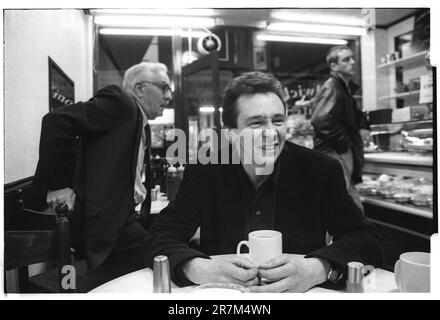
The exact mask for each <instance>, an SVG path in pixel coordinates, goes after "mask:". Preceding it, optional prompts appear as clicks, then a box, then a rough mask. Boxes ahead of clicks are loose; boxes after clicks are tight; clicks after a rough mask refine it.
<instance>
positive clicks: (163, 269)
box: [153, 256, 171, 293]
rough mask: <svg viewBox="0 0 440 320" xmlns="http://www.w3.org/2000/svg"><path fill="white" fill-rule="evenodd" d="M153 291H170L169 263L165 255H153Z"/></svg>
mask: <svg viewBox="0 0 440 320" xmlns="http://www.w3.org/2000/svg"><path fill="white" fill-rule="evenodd" d="M153 292H154V293H171V277H170V264H169V261H168V257H167V256H156V257H154V262H153Z"/></svg>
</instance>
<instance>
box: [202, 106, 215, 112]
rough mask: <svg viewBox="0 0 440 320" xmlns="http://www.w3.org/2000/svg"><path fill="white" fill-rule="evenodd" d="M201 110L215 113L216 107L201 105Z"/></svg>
mask: <svg viewBox="0 0 440 320" xmlns="http://www.w3.org/2000/svg"><path fill="white" fill-rule="evenodd" d="M199 112H201V113H214V112H215V108H214V107H200V108H199Z"/></svg>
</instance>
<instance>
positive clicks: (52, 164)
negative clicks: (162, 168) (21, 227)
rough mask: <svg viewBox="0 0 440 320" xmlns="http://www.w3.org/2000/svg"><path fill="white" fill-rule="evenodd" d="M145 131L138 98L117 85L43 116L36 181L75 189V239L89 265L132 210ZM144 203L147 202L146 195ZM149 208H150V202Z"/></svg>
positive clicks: (96, 262) (55, 187)
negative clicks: (84, 100)
mask: <svg viewBox="0 0 440 320" xmlns="http://www.w3.org/2000/svg"><path fill="white" fill-rule="evenodd" d="M141 130H142V114H141V112H140V110H139V108H138V106H137V104H136V102H135V101H134V99H133V98H132V97H131V96H130V95H129V94H128V93H127V92H125V91H124V90H122V89H121V88H119V87H117V86H109V87H106V88H103V89H101V90H99V91H98V92H97V93H96V95H95V96H94V97H93V98H92V99H90V100H89V101H87V102H79V103H76V104H72V105H68V106H64V107H61V108H58V109H56V110H55V111H53V112H51V113H49V114H47V115H45V116H44V118H43V122H42V128H41V138H40V159H39V164H38V168H37V173H36V176H35V181H36V182H37V183H38V184H40V185H42V186H44V187H45V188H47V189H49V190H58V189H63V188H66V187H70V188H73V190H74V191H75V193H76V195H77V199H76V203H75V212H74V215H73V217H72V218H71V226H72V235H71V236H72V242H73V244H74V246H76V247H79V249H83V250H84V251H85V254H86V256H87V260H88V262H89V265H90V266H91V267H95V266H98V265H100V264H101V263H102V262H103V261H104V260H105V259H106V258H107V256H108V255H109V253H110V251H111V250H112V248H113V245H114V243H115V241H116V239H117V238H118V235H119V232H120V230H121V228H122V227H123V226H124V223H125V222H126V220H127V218H128V216H129V213H130V212H133V202H134V201H133V192H134V190H133V188H134V179H135V169H136V165H137V155H138V151H139V143H140V138H141ZM75 137H79V145H78V147H77V150H76V154H77V159H76V169H75V170H74V171H73V168H72V165H71V161H68V160H69V159H70V158H71V157H72V141H75ZM147 190H149V189H147ZM149 195H150V194H149V193H148V196H149ZM145 202H146V203H148V205H147V206H149V203H150V201H149V198H148V197H147V200H146V201H145ZM145 210H148V212H149V207H148V208H146V209H145Z"/></svg>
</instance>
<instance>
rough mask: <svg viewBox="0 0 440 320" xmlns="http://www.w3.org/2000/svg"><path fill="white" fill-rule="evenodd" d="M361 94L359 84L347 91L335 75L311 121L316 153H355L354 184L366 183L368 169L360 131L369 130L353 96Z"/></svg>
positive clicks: (323, 90) (318, 98)
mask: <svg viewBox="0 0 440 320" xmlns="http://www.w3.org/2000/svg"><path fill="white" fill-rule="evenodd" d="M357 90H358V86H357V85H356V84H355V83H353V82H351V81H350V82H349V87H347V86H346V85H345V83H344V81H343V80H342V79H341V77H340V76H339V75H338V74H337V73H335V72H331V74H330V78H329V79H328V80H327V81H326V82H325V83H324V84H323V86H322V88H321V90H320V91H319V93H318V94H317V96H316V97H315V99H314V111H313V114H312V119H311V123H312V125H313V128H314V130H315V139H314V146H315V147H314V148H315V149H316V150H318V151H322V152H329V151H336V152H337V153H338V154H342V153H345V152H347V151H348V150H349V149H351V151H352V152H353V174H352V181H353V183H354V184H356V183H359V182H362V167H363V165H364V154H363V147H364V144H363V141H362V138H361V136H360V134H359V129H369V126H368V123H367V120H366V118H365V116H364V115H363V113H362V111H361V110H360V109H358V107H357V106H356V102H355V100H354V98H353V96H352V95H353V94H354V93H355V92H356V91H357Z"/></svg>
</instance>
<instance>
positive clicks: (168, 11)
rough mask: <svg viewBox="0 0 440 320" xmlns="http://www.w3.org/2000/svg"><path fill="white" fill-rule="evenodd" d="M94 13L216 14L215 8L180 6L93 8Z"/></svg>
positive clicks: (205, 15) (203, 15)
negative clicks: (185, 7)
mask: <svg viewBox="0 0 440 320" xmlns="http://www.w3.org/2000/svg"><path fill="white" fill-rule="evenodd" d="M90 13H91V14H92V15H95V16H97V15H105V14H114V15H120V14H129V15H162V16H166V15H168V16H182V15H183V16H202V17H209V16H214V15H215V11H214V9H178V8H162V9H92V10H90Z"/></svg>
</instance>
